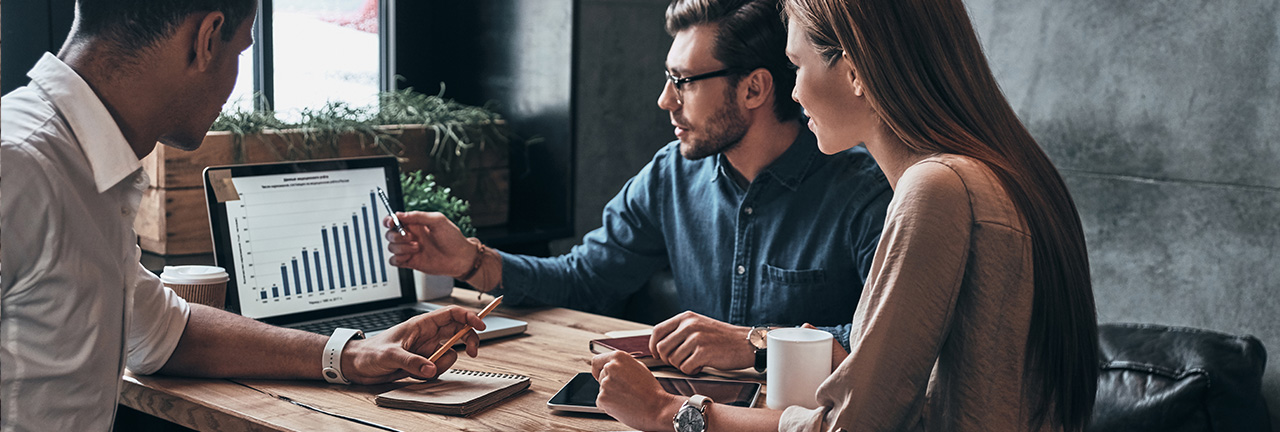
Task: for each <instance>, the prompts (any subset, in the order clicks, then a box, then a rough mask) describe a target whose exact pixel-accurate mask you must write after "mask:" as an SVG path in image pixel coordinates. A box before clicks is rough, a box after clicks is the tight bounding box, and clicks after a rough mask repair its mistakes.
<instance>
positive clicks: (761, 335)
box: [747, 327, 769, 349]
mask: <svg viewBox="0 0 1280 432" xmlns="http://www.w3.org/2000/svg"><path fill="white" fill-rule="evenodd" d="M767 334H769V329H768V328H767V327H754V328H752V329H751V333H748V334H747V342H751V346H754V347H756V349H765V348H767V345H766V344H768V339H767V338H766V337H765V335H767Z"/></svg>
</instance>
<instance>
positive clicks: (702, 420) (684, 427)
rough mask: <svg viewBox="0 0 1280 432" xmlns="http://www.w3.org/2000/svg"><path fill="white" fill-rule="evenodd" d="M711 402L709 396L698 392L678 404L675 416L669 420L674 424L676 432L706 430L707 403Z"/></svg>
mask: <svg viewBox="0 0 1280 432" xmlns="http://www.w3.org/2000/svg"><path fill="white" fill-rule="evenodd" d="M711 402H712V401H711V398H709V397H706V396H703V395H700V394H696V395H693V396H690V397H689V400H688V401H685V403H684V405H681V406H680V411H676V418H674V419H672V420H671V422H672V423H673V424H675V427H676V432H706V431H707V405H710V404H711Z"/></svg>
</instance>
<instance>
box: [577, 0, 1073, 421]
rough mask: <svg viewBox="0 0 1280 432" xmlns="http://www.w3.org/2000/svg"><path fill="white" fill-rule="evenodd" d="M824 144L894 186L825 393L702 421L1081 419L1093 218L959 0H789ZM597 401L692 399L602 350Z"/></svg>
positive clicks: (634, 410) (666, 405) (639, 413)
mask: <svg viewBox="0 0 1280 432" xmlns="http://www.w3.org/2000/svg"><path fill="white" fill-rule="evenodd" d="M784 16H785V17H786V19H787V21H788V35H787V55H788V57H789V58H790V59H791V61H792V63H794V64H795V66H796V67H797V68H798V69H797V77H796V87H795V92H794V93H793V95H792V96H793V98H795V99H796V100H797V101H798V102H800V104H801V105H802V106H804V108H805V111H806V112H807V113H808V115H809V116H810V121H809V127H810V129H812V130H813V131H814V133H815V134H816V135H817V137H818V144H819V147H821V148H822V150H823V151H824V152H826V153H835V152H839V151H841V150H844V149H848V148H850V147H853V146H855V145H858V144H859V143H865V145H866V147H867V149H868V150H870V152H871V154H872V155H873V156H875V158H876V160H877V162H878V163H879V164H880V167H881V168H882V169H883V170H884V172H885V175H886V177H887V178H888V179H889V182H890V184H891V185H892V186H893V188H894V198H893V201H892V202H891V203H890V205H889V215H888V217H887V218H886V220H885V228H884V231H883V234H882V236H881V239H880V244H879V247H878V249H877V250H876V254H875V258H874V264H873V266H872V270H871V276H870V277H869V278H868V279H867V283H866V286H865V288H864V289H863V293H862V297H861V299H860V300H859V303H858V308H857V311H856V312H855V314H854V317H853V331H852V333H851V334H850V347H851V348H852V351H851V352H850V353H849V355H848V356H847V357H845V358H844V360H843V361H841V362H840V363H839V365H838V366H836V368H835V371H834V372H833V373H832V375H831V376H830V377H829V378H828V379H827V380H826V381H825V382H824V383H823V384H822V385H821V386H820V387H819V388H818V394H817V398H818V404H819V407H818V408H816V409H806V408H802V407H798V406H793V407H790V408H787V409H786V410H785V411H771V410H759V409H744V408H738V407H731V406H722V405H716V404H714V403H712V404H710V405H709V406H707V408H705V409H704V410H703V411H702V415H703V416H704V417H703V418H704V420H705V425H706V426H707V427H706V430H734V431H737V430H779V429H780V430H821V429H828V430H837V429H843V430H849V431H855V430H929V431H1016V430H1035V431H1060V430H1065V431H1079V430H1083V429H1084V428H1085V426H1086V425H1087V423H1088V420H1089V415H1090V412H1091V411H1092V407H1093V400H1094V394H1095V391H1096V387H1097V370H1098V345H1097V317H1096V313H1095V308H1094V301H1093V290H1092V286H1091V283H1090V280H1089V263H1088V257H1087V254H1086V250H1085V242H1084V234H1083V229H1082V228H1081V226H1080V218H1079V215H1078V214H1077V213H1076V210H1075V205H1074V203H1073V202H1072V200H1071V196H1070V194H1069V193H1068V191H1067V188H1066V185H1065V183H1064V182H1063V181H1062V178H1061V176H1060V175H1059V174H1058V172H1057V170H1056V169H1055V168H1054V167H1053V164H1052V163H1051V162H1050V161H1049V159H1048V157H1047V156H1046V155H1045V154H1044V152H1043V151H1042V150H1041V149H1040V147H1039V146H1038V145H1037V144H1036V142H1035V139H1033V138H1032V137H1031V134H1030V133H1028V132H1027V130H1026V128H1025V127H1023V125H1022V123H1021V122H1020V121H1019V120H1018V118H1017V115H1016V114H1015V113H1014V112H1013V109H1012V108H1011V107H1010V106H1009V103H1008V102H1007V101H1006V100H1005V98H1004V95H1003V94H1002V93H1001V91H1000V88H999V86H998V85H997V84H996V81H995V78H994V76H993V75H992V73H991V70H990V67H989V66H988V65H987V61H986V58H985V56H984V54H983V52H982V47H981V45H980V44H979V42H978V38H977V35H976V34H975V32H974V30H973V26H972V24H971V23H970V21H969V17H968V14H967V12H966V11H965V8H964V4H963V3H961V0H786V5H785V13H784ZM593 365H594V372H595V374H596V376H597V378H599V379H600V381H601V392H600V396H599V398H598V404H599V405H600V406H601V407H603V408H604V409H605V411H606V412H609V413H610V414H611V415H613V416H614V417H615V418H618V419H619V420H621V421H623V422H624V423H627V424H628V425H631V426H635V427H641V428H646V429H650V428H661V429H667V430H670V428H671V423H670V421H671V420H670V419H671V418H672V417H671V416H672V415H673V414H674V413H675V412H677V410H678V409H679V408H680V406H681V404H683V403H684V401H683V400H681V399H678V398H675V397H673V396H670V395H665V394H664V393H662V391H661V389H660V388H659V387H658V386H657V383H656V381H654V380H653V378H652V375H651V374H649V373H648V371H647V370H645V369H644V368H643V367H642V366H639V363H637V362H635V361H634V360H631V359H630V358H629V357H627V356H625V355H619V354H602V355H600V356H597V357H596V359H595V361H594V362H593Z"/></svg>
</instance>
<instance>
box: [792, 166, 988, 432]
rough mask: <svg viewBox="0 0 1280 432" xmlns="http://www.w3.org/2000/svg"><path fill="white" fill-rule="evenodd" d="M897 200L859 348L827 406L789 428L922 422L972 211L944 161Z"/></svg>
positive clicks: (900, 426) (917, 172) (859, 320)
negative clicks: (918, 416) (919, 414)
mask: <svg viewBox="0 0 1280 432" xmlns="http://www.w3.org/2000/svg"><path fill="white" fill-rule="evenodd" d="M897 194H898V196H897V198H895V201H896V204H897V205H896V207H894V208H892V209H890V216H889V219H888V221H887V222H886V224H885V229H884V233H883V235H882V237H881V239H880V247H879V251H877V253H876V261H875V263H874V264H873V266H872V269H871V276H870V282H869V283H868V284H867V286H866V288H865V289H864V290H863V292H862V298H861V300H860V301H859V303H858V309H857V311H856V312H855V313H854V317H853V318H854V319H853V331H852V339H853V340H852V344H851V345H852V346H853V350H852V351H851V352H850V354H849V356H848V357H846V358H845V360H844V362H842V363H841V364H840V365H839V367H837V368H836V370H835V372H834V373H832V375H831V376H830V377H829V378H827V380H826V381H825V382H823V384H822V385H821V386H820V387H819V388H818V394H817V396H818V404H819V407H818V408H816V409H812V410H810V409H804V408H800V407H792V408H789V409H787V410H786V411H785V412H784V413H783V416H782V421H781V423H780V428H781V430H797V431H800V430H818V429H828V428H837V427H840V428H845V429H847V430H904V429H909V428H911V427H913V426H914V420H913V419H914V418H916V416H914V414H916V413H917V412H918V410H919V409H921V407H922V405H923V400H924V395H925V390H926V388H927V386H928V381H929V377H930V375H931V373H932V371H933V368H934V365H935V363H936V362H937V358H938V353H939V351H940V350H941V347H942V343H943V341H944V338H945V336H946V334H947V331H948V329H949V328H950V326H951V323H952V319H953V316H952V313H953V311H954V309H955V303H956V298H957V295H958V293H959V289H960V286H961V283H962V280H963V277H964V268H965V263H966V262H967V260H968V254H969V236H970V232H971V229H972V224H973V222H972V221H973V212H972V209H971V208H970V204H969V198H968V193H967V191H966V190H965V187H964V184H963V182H962V181H961V179H960V177H959V175H958V174H956V173H955V172H954V171H952V170H951V168H949V167H947V166H945V165H942V164H940V163H923V164H919V165H916V166H913V167H912V168H910V169H908V170H907V172H906V173H904V175H903V177H902V178H901V179H900V180H899V182H898V191H897Z"/></svg>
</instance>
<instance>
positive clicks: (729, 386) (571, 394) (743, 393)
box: [547, 372, 760, 413]
mask: <svg viewBox="0 0 1280 432" xmlns="http://www.w3.org/2000/svg"><path fill="white" fill-rule="evenodd" d="M658 384H660V385H662V389H663V390H666V391H667V393H671V394H673V395H680V396H693V395H695V394H700V395H703V396H706V397H709V398H711V400H712V401H715V403H718V404H725V405H734V406H740V407H748V408H750V407H753V406H755V404H756V397H757V396H759V395H760V383H754V382H749V381H730V380H714V379H698V378H668V377H658ZM599 392H600V383H598V382H596V379H595V377H593V376H591V373H590V372H581V373H578V375H576V376H574V377H573V379H572V380H569V383H568V384H565V385H564V387H563V388H561V389H560V391H559V392H557V393H556V395H555V396H552V397H551V400H549V401H547V408H550V409H553V410H557V411H574V412H589V413H604V411H603V410H601V409H600V408H599V407H597V406H596V394H597V393H599Z"/></svg>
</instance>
